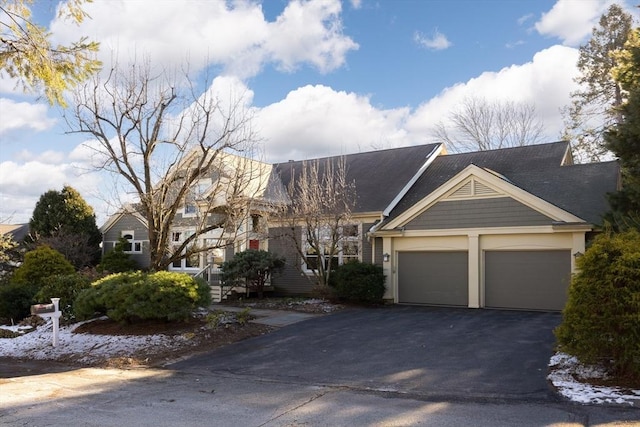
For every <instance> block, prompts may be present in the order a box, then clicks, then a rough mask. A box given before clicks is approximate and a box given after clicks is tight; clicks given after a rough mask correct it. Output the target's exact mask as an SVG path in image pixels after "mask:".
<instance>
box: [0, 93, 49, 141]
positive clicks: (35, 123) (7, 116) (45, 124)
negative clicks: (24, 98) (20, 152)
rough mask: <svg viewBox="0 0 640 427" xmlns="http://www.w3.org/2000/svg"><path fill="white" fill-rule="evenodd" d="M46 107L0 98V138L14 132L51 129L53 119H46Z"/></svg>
mask: <svg viewBox="0 0 640 427" xmlns="http://www.w3.org/2000/svg"><path fill="white" fill-rule="evenodd" d="M47 111H48V106H46V105H44V104H31V103H28V102H16V101H14V100H11V99H7V98H0V117H2V120H0V136H1V135H5V134H7V133H9V132H11V131H15V130H25V129H28V130H33V131H38V132H39V131H44V130H47V129H50V128H51V127H53V125H54V124H55V123H56V120H55V119H52V118H50V117H47Z"/></svg>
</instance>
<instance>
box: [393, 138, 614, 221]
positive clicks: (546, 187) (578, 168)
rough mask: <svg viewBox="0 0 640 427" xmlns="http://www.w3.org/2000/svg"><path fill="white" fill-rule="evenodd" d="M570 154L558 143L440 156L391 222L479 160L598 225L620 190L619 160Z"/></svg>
mask: <svg viewBox="0 0 640 427" xmlns="http://www.w3.org/2000/svg"><path fill="white" fill-rule="evenodd" d="M568 153H569V143H567V142H555V143H549V144H539V145H529V146H523V147H514V148H506V149H499V150H490V151H479V152H473V153H461V154H450V155H443V156H439V157H438V158H436V159H435V160H434V162H433V164H432V165H431V166H430V167H429V168H428V169H427V171H426V172H425V173H424V174H423V175H422V176H421V177H420V179H419V180H418V181H417V182H416V183H415V185H414V186H413V187H412V188H411V190H410V191H409V192H408V193H407V195H406V196H405V197H404V198H403V199H402V200H401V201H400V203H398V205H397V206H396V207H395V208H394V209H393V211H392V212H391V213H390V215H389V217H388V218H387V220H386V221H385V222H387V223H388V222H389V221H393V219H394V218H396V217H398V216H399V215H401V214H402V213H403V212H405V211H407V210H408V209H410V208H411V207H412V206H414V205H415V204H416V203H418V202H419V201H420V200H422V199H424V198H425V197H427V196H428V195H429V194H431V193H433V192H434V191H436V190H437V189H438V188H439V187H441V186H443V185H444V184H445V183H447V182H448V181H449V180H451V179H452V178H454V177H455V176H456V175H457V174H459V173H460V172H461V171H462V170H464V169H465V168H466V167H468V166H469V165H472V164H473V165H475V166H477V167H479V168H482V169H484V170H487V171H490V172H493V173H494V174H497V176H500V178H501V179H503V180H506V181H507V182H509V183H510V184H512V185H514V186H516V187H518V188H520V189H522V190H524V191H526V192H528V193H530V194H532V195H533V196H536V197H538V198H540V199H542V200H544V201H546V202H548V203H550V204H553V205H555V206H557V207H558V208H560V209H563V210H565V211H567V212H569V213H571V214H573V215H575V216H576V217H579V218H581V219H582V220H584V221H586V222H589V223H592V224H598V223H600V222H601V215H602V214H604V213H605V212H606V211H607V209H608V203H607V198H606V195H607V193H609V192H613V191H615V190H616V189H617V183H618V178H617V177H618V171H619V166H618V163H617V162H605V163H594V164H584V165H582V164H580V165H573V164H571V161H570V156H568Z"/></svg>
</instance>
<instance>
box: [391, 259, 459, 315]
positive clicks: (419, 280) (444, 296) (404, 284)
mask: <svg viewBox="0 0 640 427" xmlns="http://www.w3.org/2000/svg"><path fill="white" fill-rule="evenodd" d="M468 264H469V256H468V253H467V252H466V251H464V252H463V251H459V252H451V251H447V252H430V251H420V252H399V253H398V302H400V303H409V304H429V305H447V306H464V307H466V306H467V305H468V301H469V296H468V295H469V286H468V285H469V274H468V270H469V268H468Z"/></svg>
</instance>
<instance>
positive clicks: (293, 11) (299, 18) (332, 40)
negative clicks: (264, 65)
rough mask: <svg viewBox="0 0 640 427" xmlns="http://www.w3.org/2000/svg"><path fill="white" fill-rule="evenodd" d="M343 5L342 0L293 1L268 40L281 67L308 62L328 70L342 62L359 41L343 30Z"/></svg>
mask: <svg viewBox="0 0 640 427" xmlns="http://www.w3.org/2000/svg"><path fill="white" fill-rule="evenodd" d="M341 9H342V5H341V3H340V1H310V2H302V1H300V0H293V1H291V3H289V4H288V5H287V7H286V8H285V10H284V11H283V12H282V14H281V15H280V16H279V17H278V19H277V20H276V22H275V23H273V24H270V26H269V29H270V31H269V37H268V39H267V40H265V47H266V48H267V50H268V51H269V52H270V53H271V55H272V58H273V60H274V62H276V64H277V65H278V67H279V68H281V69H284V70H287V71H290V70H294V69H295V68H296V67H297V66H298V64H300V63H309V64H312V65H313V66H315V67H316V68H317V69H318V70H320V71H321V72H328V71H331V70H333V69H336V68H338V67H340V66H342V65H343V64H344V61H345V56H346V54H347V53H348V52H349V51H350V50H354V49H357V48H358V44H357V43H355V42H354V41H353V40H351V39H350V38H349V37H346V36H344V35H343V34H342V23H341V21H340V12H341Z"/></svg>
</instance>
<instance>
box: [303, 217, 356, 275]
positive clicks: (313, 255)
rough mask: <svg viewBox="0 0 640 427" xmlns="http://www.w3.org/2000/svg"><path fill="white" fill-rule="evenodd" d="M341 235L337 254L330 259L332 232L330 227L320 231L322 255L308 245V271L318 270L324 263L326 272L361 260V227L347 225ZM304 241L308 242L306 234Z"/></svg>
mask: <svg viewBox="0 0 640 427" xmlns="http://www.w3.org/2000/svg"><path fill="white" fill-rule="evenodd" d="M340 234H341V237H340V241H339V242H338V248H337V252H336V253H335V254H334V256H333V257H331V259H330V257H329V252H330V248H331V230H330V229H329V227H324V228H322V229H320V230H319V237H320V252H321V253H320V254H319V253H318V251H316V250H315V249H314V248H311V247H310V246H309V245H308V244H307V247H306V250H305V267H306V270H317V269H318V265H319V264H318V263H320V262H322V263H323V264H322V265H323V266H324V268H325V270H328V269H332V270H333V269H335V268H336V267H337V266H338V265H342V264H344V263H345V262H349V261H350V260H358V259H359V258H360V227H359V226H358V225H357V224H350V225H345V226H343V227H342V228H341V229H340ZM302 240H303V241H306V233H305V234H303V236H302Z"/></svg>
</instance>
